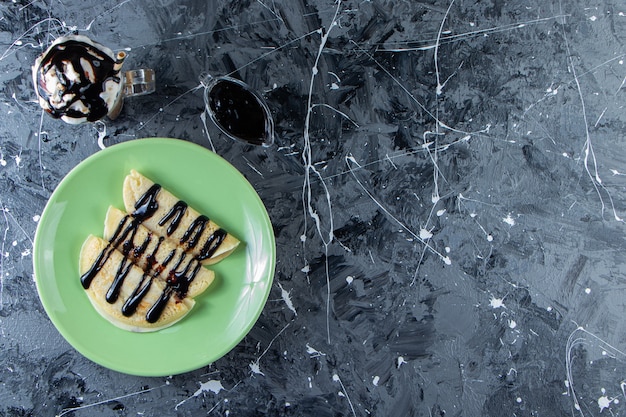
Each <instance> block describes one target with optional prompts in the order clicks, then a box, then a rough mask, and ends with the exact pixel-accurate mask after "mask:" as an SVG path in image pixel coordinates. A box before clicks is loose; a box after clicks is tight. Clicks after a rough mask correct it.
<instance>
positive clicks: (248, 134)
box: [208, 80, 267, 145]
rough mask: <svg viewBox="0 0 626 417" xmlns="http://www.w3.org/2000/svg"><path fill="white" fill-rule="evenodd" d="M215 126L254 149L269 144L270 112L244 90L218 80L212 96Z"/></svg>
mask: <svg viewBox="0 0 626 417" xmlns="http://www.w3.org/2000/svg"><path fill="white" fill-rule="evenodd" d="M208 98H209V100H208V105H209V107H210V108H211V110H212V111H213V116H214V118H215V122H216V123H217V124H218V125H219V126H220V127H221V128H222V129H223V130H224V131H226V132H227V133H228V134H230V135H231V136H234V137H236V138H238V139H241V140H244V141H246V142H249V143H251V144H253V145H263V144H264V143H265V141H266V136H267V128H266V111H265V109H264V107H263V105H262V104H261V103H260V102H259V99H258V98H257V97H256V96H255V95H254V94H253V93H252V92H251V91H249V90H248V89H246V88H245V87H244V86H242V85H239V84H237V83H235V82H232V81H229V80H217V82H216V83H215V84H214V85H213V86H212V88H211V91H210V92H209V95H208Z"/></svg>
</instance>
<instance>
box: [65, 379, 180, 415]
mask: <svg viewBox="0 0 626 417" xmlns="http://www.w3.org/2000/svg"><path fill="white" fill-rule="evenodd" d="M167 385H168V384H163V385H159V386H158V387H153V388H147V389H142V390H139V391H135V392H131V393H130V394H125V395H120V396H119V397H114V398H107V399H106V400H102V401H98V402H95V403H91V404H86V405H81V406H79V407H74V408H65V409H63V410H61V412H60V413H59V414H57V415H56V416H55V417H63V416H64V415H66V414H70V413H73V412H76V411H80V410H85V409H87V408H92V407H96V406H98V405H103V404H108V403H110V402H113V401H119V400H123V399H125V398H129V397H134V396H137V395H141V394H145V393H147V392H150V391H154V390H155V389H159V388H163V387H165V386H167Z"/></svg>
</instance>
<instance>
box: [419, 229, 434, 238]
mask: <svg viewBox="0 0 626 417" xmlns="http://www.w3.org/2000/svg"><path fill="white" fill-rule="evenodd" d="M419 236H420V239H422V240H428V239H430V238H431V237H433V234H432V232H431V231H430V230H426V229H424V228H421V229H420V235H419Z"/></svg>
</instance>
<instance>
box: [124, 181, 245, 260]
mask: <svg viewBox="0 0 626 417" xmlns="http://www.w3.org/2000/svg"><path fill="white" fill-rule="evenodd" d="M123 197H124V206H125V208H126V211H127V212H128V213H130V214H131V215H132V216H133V217H134V218H135V219H137V220H138V221H140V222H141V223H142V224H143V225H144V226H145V227H147V228H148V229H150V230H152V231H153V232H154V233H156V234H158V235H160V236H164V237H167V238H168V239H170V240H171V241H172V242H173V243H174V244H175V245H180V246H181V247H182V248H183V249H184V250H185V251H186V252H188V253H190V254H192V255H193V257H195V258H196V259H197V260H198V261H200V262H201V263H202V264H205V265H210V264H214V263H216V262H218V261H220V260H222V259H224V258H225V257H227V256H228V255H230V254H231V253H232V252H233V251H234V250H235V248H237V246H238V245H239V243H240V242H239V240H238V239H237V238H235V237H234V236H233V235H231V234H230V233H228V232H227V231H226V230H224V229H223V228H221V227H220V226H219V225H218V224H216V223H215V222H214V221H213V220H211V219H209V218H208V217H207V216H205V215H203V214H200V213H199V212H198V211H197V210H195V209H194V208H192V207H189V206H188V204H187V203H186V202H184V201H182V200H180V199H179V198H177V197H176V196H174V195H173V194H172V193H171V192H170V191H168V190H166V189H165V188H163V187H162V186H161V185H159V184H155V183H154V182H153V181H152V180H150V179H148V178H146V177H145V176H143V175H142V174H140V173H139V172H137V171H135V170H131V171H130V174H129V175H128V176H126V178H125V180H124V185H123Z"/></svg>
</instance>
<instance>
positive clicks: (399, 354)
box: [0, 0, 626, 417]
mask: <svg viewBox="0 0 626 417" xmlns="http://www.w3.org/2000/svg"><path fill="white" fill-rule="evenodd" d="M0 31H1V32H0V38H1V40H0V44H1V48H0V86H1V88H0V176H1V178H2V179H1V181H0V207H1V208H2V216H0V224H1V226H0V235H1V237H2V239H1V243H0V248H1V252H2V256H1V257H0V274H1V275H0V280H1V281H0V349H1V350H2V355H1V356H0V416H7V417H8V416H11V417H13V416H37V417H46V416H50V417H52V416H156V415H159V416H169V415H171V416H205V415H211V416H228V415H232V416H257V415H268V416H309V415H310V416H316V417H324V416H369V415H372V416H429V417H430V416H494V417H495V416H505V415H506V416H543V417H546V416H564V415H571V416H581V417H582V416H600V415H604V416H606V415H611V416H623V415H625V414H626V382H625V381H626V353H625V352H626V346H625V345H626V337H625V331H626V324H625V321H624V316H625V313H626V303H625V302H624V294H625V291H626V275H625V273H626V268H625V267H624V260H625V249H626V241H625V239H624V232H625V225H624V218H626V217H625V216H626V190H625V187H626V166H625V161H626V144H625V143H624V140H625V139H626V138H625V132H626V113H625V110H624V104H625V103H626V101H625V100H626V65H625V64H624V60H625V59H626V56H625V55H626V50H625V42H626V4H625V3H624V2H613V1H609V0H589V1H582V0H571V1H557V0H525V1H520V0H516V1H509V2H505V1H501V0H487V1H480V2H476V1H467V0H457V1H448V2H441V1H434V0H428V1H420V2H418V1H383V0H372V1H340V2H335V1H328V0H310V1H307V2H303V1H278V0H276V1H275V0H272V1H269V0H257V1H223V0H219V1H199V0H198V1H191V0H188V1H175V0H160V1H156V2H153V1H147V0H127V1H109V0H103V1H91V0H90V1H85V2H77V1H75V2H58V1H11V2H8V1H7V2H3V3H1V4H0ZM73 32H78V33H80V34H84V35H87V36H89V37H91V38H92V39H95V40H97V41H99V42H101V43H103V44H105V45H107V46H109V47H110V48H111V49H113V50H125V51H126V52H127V53H128V58H127V60H126V63H125V66H126V67H127V68H132V67H135V68H138V67H151V68H154V69H155V71H156V74H157V92H156V93H155V94H152V95H150V96H145V97H136V98H133V99H132V100H131V99H127V101H126V103H125V106H124V109H123V111H122V114H121V115H120V117H119V118H118V119H116V120H115V121H111V120H103V121H100V122H96V123H93V124H83V125H78V126H70V125H66V124H65V123H63V122H62V121H59V120H55V119H52V118H51V117H49V116H48V115H46V114H44V113H43V112H42V111H41V109H40V108H39V106H38V104H37V102H36V100H35V93H34V90H33V87H32V82H31V79H30V66H31V65H32V63H33V61H34V59H35V58H36V57H37V56H38V55H39V54H40V53H41V52H42V51H43V50H44V49H45V48H46V46H47V45H49V44H50V43H52V42H53V41H54V39H56V38H57V37H59V36H62V35H66V34H69V33H73ZM207 73H209V74H212V75H226V74H229V75H231V76H234V77H236V78H240V79H242V80H244V81H245V82H247V83H248V84H250V85H251V86H253V87H254V88H255V89H256V90H258V91H259V92H261V93H262V94H263V95H264V97H265V98H266V100H267V102H268V105H269V106H270V109H271V111H272V114H273V116H274V120H275V128H276V143H275V144H274V145H273V146H272V147H269V148H259V147H253V146H249V145H244V144H241V143H236V142H233V141H232V140H230V139H228V138H226V137H224V136H223V135H221V134H220V132H219V131H218V130H217V129H216V128H215V126H214V125H212V124H211V122H210V120H208V119H207V118H206V115H205V104H204V94H203V87H202V84H201V83H200V79H201V77H202V76H203V74H207ZM143 137H171V138H179V139H183V140H186V141H190V142H195V143H197V144H200V145H202V146H204V147H206V148H207V149H210V150H213V151H215V152H216V153H217V154H219V155H221V156H222V157H223V158H225V159H226V160H228V161H229V162H230V163H231V164H233V165H234V166H235V167H237V169H239V170H240V171H241V173H242V174H243V175H244V176H245V177H246V178H247V179H248V181H249V182H250V183H251V184H252V186H253V187H254V188H255V190H256V191H257V192H258V194H259V196H260V197H261V199H262V200H263V202H264V204H265V206H266V208H267V211H268V213H269V216H270V218H271V220H272V223H273V225H274V231H275V235H276V245H277V264H276V273H275V277H274V283H273V288H272V290H271V293H270V296H269V299H268V301H267V303H266V305H265V308H264V310H263V313H262V314H261V316H260V318H259V320H258V321H257V323H256V324H255V326H254V327H253V328H252V330H251V331H250V333H249V334H248V335H247V336H246V337H245V338H244V339H243V340H242V341H241V342H240V343H239V344H238V345H237V346H236V347H235V348H234V349H233V350H232V351H231V352H229V353H228V354H226V355H225V356H224V357H223V358H221V359H219V360H217V361H215V362H214V363H213V364H211V365H209V366H206V367H203V368H201V369H198V370H196V371H193V372H189V373H186V374H182V375H171V376H169V375H168V376H163V377H152V378H148V377H139V376H133V375H127V374H123V373H118V372H115V371H111V370H108V369H106V368H104V367H101V366H99V365H97V364H95V363H93V362H91V361H90V360H88V359H86V358H84V357H83V356H82V355H81V354H79V353H78V352H76V351H75V350H74V349H73V348H72V347H71V346H70V345H69V344H68V343H67V342H66V341H65V340H64V338H63V337H62V336H61V335H60V334H59V332H58V331H57V330H56V329H55V327H54V326H53V324H52V322H51V321H50V319H49V318H48V316H47V315H46V312H45V310H44V308H43V306H42V304H41V302H40V300H39V297H38V293H37V289H36V286H35V281H34V276H33V266H32V262H33V239H34V235H35V231H36V228H37V226H38V221H39V219H40V216H41V213H42V211H43V209H44V207H45V204H46V202H47V200H48V198H49V197H50V195H51V193H52V192H53V190H54V189H55V187H56V186H57V185H58V184H59V182H60V181H61V180H62V179H63V177H64V176H65V175H66V174H67V173H68V172H69V171H70V170H71V169H72V168H73V167H75V166H76V165H77V164H78V163H80V162H81V161H82V160H84V159H85V158H87V157H88V156H90V155H92V154H95V153H96V152H99V151H100V149H101V147H110V146H114V145H115V144H117V143H120V142H126V141H132V140H135V139H137V138H143ZM181 169H184V167H181ZM77 283H78V277H77Z"/></svg>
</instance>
